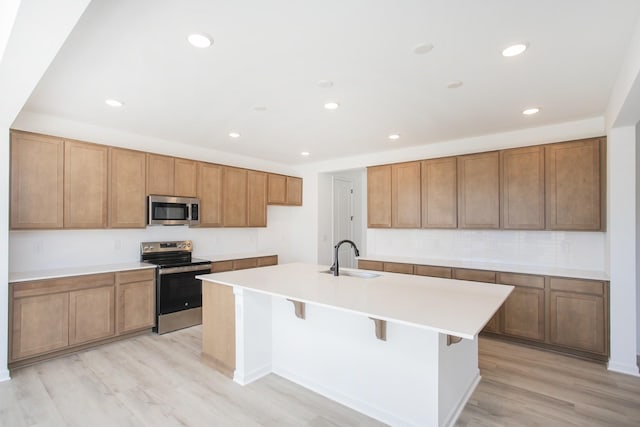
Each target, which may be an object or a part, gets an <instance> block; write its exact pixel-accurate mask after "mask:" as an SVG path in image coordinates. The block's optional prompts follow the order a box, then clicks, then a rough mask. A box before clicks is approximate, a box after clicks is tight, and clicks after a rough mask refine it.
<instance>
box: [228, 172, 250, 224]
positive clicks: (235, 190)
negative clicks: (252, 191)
mask: <svg viewBox="0 0 640 427" xmlns="http://www.w3.org/2000/svg"><path fill="white" fill-rule="evenodd" d="M222 186H223V189H222V199H223V202H222V212H223V214H222V223H223V224H224V226H225V227H246V226H247V224H248V221H247V170H246V169H239V168H231V167H226V166H225V167H224V168H223V179H222Z"/></svg>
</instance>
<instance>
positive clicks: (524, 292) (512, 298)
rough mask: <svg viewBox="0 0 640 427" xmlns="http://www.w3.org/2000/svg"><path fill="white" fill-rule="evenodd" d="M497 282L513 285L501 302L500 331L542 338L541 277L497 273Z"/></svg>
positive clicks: (541, 339)
mask: <svg viewBox="0 0 640 427" xmlns="http://www.w3.org/2000/svg"><path fill="white" fill-rule="evenodd" d="M498 283H501V284H503V285H513V286H515V289H514V290H513V292H511V295H509V297H508V298H507V300H506V301H505V302H504V304H503V306H502V322H501V327H502V330H501V332H502V333H504V334H506V335H511V336H515V337H519V338H528V339H533V340H538V341H544V339H545V295H544V277H543V276H532V275H526V274H513V273H499V274H498Z"/></svg>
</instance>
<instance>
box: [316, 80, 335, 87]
mask: <svg viewBox="0 0 640 427" xmlns="http://www.w3.org/2000/svg"><path fill="white" fill-rule="evenodd" d="M316 84H317V85H318V87H322V88H329V87H332V86H333V82H332V81H331V80H318V83H316Z"/></svg>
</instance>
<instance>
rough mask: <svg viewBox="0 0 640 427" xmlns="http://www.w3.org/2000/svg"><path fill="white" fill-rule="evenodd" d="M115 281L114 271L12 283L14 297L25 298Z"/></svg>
mask: <svg viewBox="0 0 640 427" xmlns="http://www.w3.org/2000/svg"><path fill="white" fill-rule="evenodd" d="M114 283H115V275H114V274H113V273H102V274H90V275H85V276H73V277H61V278H58V279H49V280H36V281H33V282H21V283H15V284H13V285H11V286H12V287H13V297H14V298H23V297H28V296H34V295H46V294H52V293H56V292H66V291H75V290H80V289H88V288H97V287H99V286H109V285H113V284H114Z"/></svg>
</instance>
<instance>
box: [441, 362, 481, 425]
mask: <svg viewBox="0 0 640 427" xmlns="http://www.w3.org/2000/svg"><path fill="white" fill-rule="evenodd" d="M481 379H482V377H481V376H480V372H478V375H476V377H475V378H474V379H473V380H471V383H469V387H468V388H467V391H466V392H465V394H464V396H463V397H462V399H461V400H460V402H458V405H457V406H456V407H455V408H454V410H453V411H452V412H451V415H450V416H449V419H448V420H447V421H446V422H445V423H444V425H445V426H449V427H450V426H454V425H455V424H456V421H458V418H459V417H460V414H461V413H462V411H463V410H464V407H465V406H467V402H468V401H469V399H470V398H471V395H472V394H473V392H474V391H476V387H478V384H480V380H481Z"/></svg>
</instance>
